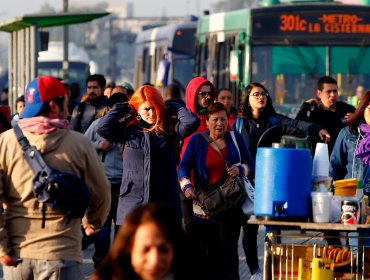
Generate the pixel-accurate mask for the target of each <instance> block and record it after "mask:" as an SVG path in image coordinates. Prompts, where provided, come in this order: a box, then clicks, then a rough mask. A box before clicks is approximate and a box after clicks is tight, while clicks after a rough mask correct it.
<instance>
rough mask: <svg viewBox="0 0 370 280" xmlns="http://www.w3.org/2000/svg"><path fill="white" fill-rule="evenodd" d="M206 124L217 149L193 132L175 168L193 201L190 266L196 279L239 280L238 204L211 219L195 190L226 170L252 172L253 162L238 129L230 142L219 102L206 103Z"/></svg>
mask: <svg viewBox="0 0 370 280" xmlns="http://www.w3.org/2000/svg"><path fill="white" fill-rule="evenodd" d="M206 123H207V126H208V128H209V131H207V132H206V134H207V135H208V136H209V137H210V139H211V140H210V141H213V143H215V144H216V145H217V147H218V150H219V151H217V150H215V149H214V148H213V147H212V145H211V144H210V143H209V142H208V141H207V140H206V138H205V137H204V135H202V133H196V134H194V135H193V136H192V137H191V138H190V140H189V143H188V145H187V147H186V150H185V152H184V154H183V157H182V159H181V162H180V165H179V170H178V173H179V183H180V186H181V190H182V191H183V193H184V194H185V196H186V198H187V199H190V200H192V201H193V210H194V225H193V227H194V230H195V234H193V235H192V240H191V241H192V245H193V253H194V255H195V259H194V261H193V262H192V265H194V266H196V267H197V269H196V270H197V271H199V275H198V276H199V279H222V280H228V279H230V280H234V279H239V269H238V268H239V256H238V240H239V234H240V227H241V221H242V208H241V205H240V206H235V207H234V208H231V209H229V210H227V211H226V212H225V213H222V214H220V215H219V216H216V217H215V218H211V217H209V216H207V215H206V213H205V212H204V211H203V210H202V208H201V207H200V203H199V200H198V197H197V192H198V191H199V190H201V189H202V190H205V189H207V188H208V187H209V186H210V185H211V184H213V183H215V182H216V181H217V180H218V179H219V178H221V177H222V176H223V175H224V174H225V173H226V172H227V174H228V175H229V176H247V175H249V174H253V173H254V162H253V160H252V158H251V156H250V154H249V151H248V149H247V147H246V145H245V143H244V141H243V138H242V136H241V135H240V134H239V133H238V132H233V133H234V136H235V141H236V143H237V146H236V145H235V144H234V140H233V138H232V134H231V133H230V132H229V131H227V127H228V118H227V111H226V108H225V106H224V105H223V104H222V103H220V102H215V103H212V104H211V105H209V106H208V108H207V112H206ZM238 149H239V151H240V152H238ZM220 153H221V154H220ZM221 155H222V156H221ZM225 161H226V162H227V163H228V168H226V167H225ZM191 178H192V180H191ZM192 182H193V183H194V185H193V184H192Z"/></svg>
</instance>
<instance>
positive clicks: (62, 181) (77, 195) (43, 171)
mask: <svg viewBox="0 0 370 280" xmlns="http://www.w3.org/2000/svg"><path fill="white" fill-rule="evenodd" d="M14 132H15V134H16V136H17V139H18V142H19V144H20V145H21V146H22V149H23V151H24V153H23V156H24V158H25V159H26V161H27V163H28V165H29V166H30V168H31V169H32V171H33V173H34V177H33V179H32V191H33V194H34V196H35V197H36V198H37V200H38V201H39V202H40V203H41V204H42V209H41V211H42V225H41V227H42V228H44V227H45V220H46V207H47V206H48V207H51V208H53V209H55V210H57V211H61V212H62V213H63V214H64V215H66V217H67V222H69V221H70V219H71V218H82V217H83V216H84V214H85V211H86V209H87V207H88V204H89V199H90V193H89V190H88V187H87V185H86V183H85V182H84V181H83V180H82V179H81V178H80V177H79V176H77V175H75V174H72V173H68V172H62V171H60V170H57V169H54V168H52V167H50V166H48V165H47V164H46V163H45V161H44V159H43V157H42V155H41V153H40V152H39V151H38V150H37V148H36V147H35V146H31V145H30V143H29V142H28V139H27V138H26V137H25V136H24V135H23V132H22V130H21V129H20V128H19V126H18V125H16V126H14Z"/></svg>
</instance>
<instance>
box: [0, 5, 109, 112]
mask: <svg viewBox="0 0 370 280" xmlns="http://www.w3.org/2000/svg"><path fill="white" fill-rule="evenodd" d="M106 15H109V13H108V12H102V13H69V12H66V13H58V14H32V15H24V16H22V17H17V18H15V19H13V20H11V21H8V22H5V23H2V24H0V31H4V32H8V33H9V34H10V39H9V46H8V48H9V54H8V57H9V59H8V60H9V62H8V71H9V72H8V73H9V74H8V79H9V105H10V107H11V108H14V106H15V99H16V98H17V96H18V93H19V92H23V91H24V88H25V86H26V84H27V83H28V82H30V81H31V80H32V79H34V78H35V77H36V76H37V58H38V52H39V51H40V50H41V39H40V34H41V32H40V29H41V28H47V27H55V26H63V25H70V24H77V23H84V22H89V21H92V20H94V19H97V18H100V17H103V16H106Z"/></svg>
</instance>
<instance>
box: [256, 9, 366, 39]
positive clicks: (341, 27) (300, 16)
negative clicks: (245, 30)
mask: <svg viewBox="0 0 370 280" xmlns="http://www.w3.org/2000/svg"><path fill="white" fill-rule="evenodd" d="M252 35H253V36H269V35H270V36H276V35H292V36H297V37H298V36H307V35H313V36H320V37H321V36H329V37H331V36H338V35H340V36H345V37H358V36H363V35H370V14H369V13H362V14H361V13H346V12H343V11H341V12H329V11H326V12H319V11H314V12H300V13H297V12H296V11H295V12H294V13H293V12H292V13H289V12H288V13H276V14H269V15H259V14H258V15H257V14H256V15H255V16H254V17H253V33H252Z"/></svg>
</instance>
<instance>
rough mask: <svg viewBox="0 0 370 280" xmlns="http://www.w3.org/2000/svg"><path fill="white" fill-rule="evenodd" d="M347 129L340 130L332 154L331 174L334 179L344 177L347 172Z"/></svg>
mask: <svg viewBox="0 0 370 280" xmlns="http://www.w3.org/2000/svg"><path fill="white" fill-rule="evenodd" d="M346 131H347V128H342V130H341V131H340V132H339V134H338V137H337V140H336V141H335V144H334V148H333V151H332V153H331V155H330V167H329V176H330V177H333V180H334V181H335V180H340V179H343V178H344V177H345V174H346V172H347V171H346V165H347V161H348V156H347V154H348V149H347V145H346V141H345V138H346Z"/></svg>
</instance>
